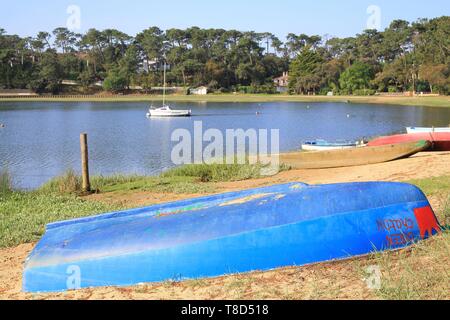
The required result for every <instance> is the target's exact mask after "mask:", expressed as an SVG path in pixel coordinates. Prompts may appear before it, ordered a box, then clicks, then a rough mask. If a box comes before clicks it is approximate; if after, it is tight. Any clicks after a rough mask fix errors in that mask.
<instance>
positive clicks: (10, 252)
mask: <svg viewBox="0 0 450 320" xmlns="http://www.w3.org/2000/svg"><path fill="white" fill-rule="evenodd" d="M443 175H450V152H441V153H421V154H419V155H417V156H415V157H412V158H409V159H404V160H399V161H395V162H390V163H384V164H376V165H368V166H360V167H353V168H338V169H325V170H296V171H288V172H283V173H280V174H278V175H276V176H274V177H268V178H264V179H257V180H248V181H241V182H229V183H220V184H216V185H215V187H216V191H220V192H222V191H231V190H239V189H248V188H253V187H259V186H265V185H270V184H276V183H286V182H292V181H302V182H306V183H310V184H319V183H336V182H357V181H405V180H410V179H421V178H428V177H437V176H443ZM192 196H198V195H167V194H164V195H161V194H152V193H148V192H135V193H126V194H124V193H119V194H117V193H112V194H100V195H94V196H91V197H90V199H91V200H92V201H120V202H122V203H126V204H129V205H135V206H142V205H149V204H153V203H160V202H167V201H172V200H179V199H183V198H190V197H192ZM430 201H431V202H432V205H433V206H434V207H435V209H437V208H438V207H440V206H441V205H442V199H435V198H432V199H430ZM33 247H34V244H24V245H21V246H18V247H15V248H8V249H1V250H0V299H83V300H84V299H93V300H95V299H113V300H114V299H117V300H122V299H158V300H160V299H162V300H164V299H193V300H195V299H367V298H375V296H374V293H373V292H372V291H370V290H369V289H368V288H367V285H366V283H365V282H364V279H363V276H362V275H361V274H360V273H359V272H358V270H359V268H360V265H361V263H362V264H364V263H365V262H364V258H359V259H353V260H347V261H339V262H333V263H326V264H318V265H313V266H306V267H294V268H285V269H279V270H274V271H268V272H255V273H250V274H244V275H233V276H226V277H220V278H214V279H201V280H191V281H185V282H181V283H172V282H166V283H158V284H146V285H141V286H135V287H129V288H113V287H111V288H96V289H86V290H80V291H76V292H74V291H72V292H67V293H57V294H40V295H34V294H25V293H22V292H21V286H22V283H21V282H22V280H21V279H22V269H23V262H24V260H25V258H26V257H27V255H28V254H29V253H30V251H31V250H32V249H33ZM393 255H395V253H393Z"/></svg>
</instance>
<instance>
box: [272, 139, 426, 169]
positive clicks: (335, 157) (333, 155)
mask: <svg viewBox="0 0 450 320" xmlns="http://www.w3.org/2000/svg"><path fill="white" fill-rule="evenodd" d="M430 146H431V143H430V142H429V141H426V140H423V141H416V142H407V143H399V144H390V145H383V146H375V147H373V146H372V147H361V148H351V149H343V150H329V151H314V152H290V153H283V154H280V163H283V164H286V165H288V166H290V167H292V168H294V169H326V168H340V167H352V166H360V165H367V164H375V163H382V162H388V161H393V160H398V159H402V158H407V157H410V156H412V155H414V154H416V153H418V152H421V151H424V150H427V149H428V148H430Z"/></svg>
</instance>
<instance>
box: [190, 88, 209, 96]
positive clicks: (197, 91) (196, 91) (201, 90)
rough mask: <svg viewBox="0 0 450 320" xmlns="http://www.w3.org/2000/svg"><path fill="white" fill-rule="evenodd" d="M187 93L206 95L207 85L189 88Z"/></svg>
mask: <svg viewBox="0 0 450 320" xmlns="http://www.w3.org/2000/svg"><path fill="white" fill-rule="evenodd" d="M189 93H190V94H193V95H199V96H202V95H203V96H204V95H207V94H208V87H204V86H203V87H198V88H195V89H190V90H189Z"/></svg>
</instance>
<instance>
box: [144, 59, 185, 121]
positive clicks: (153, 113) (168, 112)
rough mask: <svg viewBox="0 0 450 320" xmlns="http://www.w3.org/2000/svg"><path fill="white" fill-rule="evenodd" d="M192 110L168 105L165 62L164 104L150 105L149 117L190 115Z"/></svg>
mask: <svg viewBox="0 0 450 320" xmlns="http://www.w3.org/2000/svg"><path fill="white" fill-rule="evenodd" d="M191 115H192V110H173V109H171V108H170V106H169V105H166V63H165V62H164V87H163V104H162V107H160V108H154V107H153V106H151V107H150V109H149V110H148V113H147V118H161V117H162V118H166V117H190V116H191Z"/></svg>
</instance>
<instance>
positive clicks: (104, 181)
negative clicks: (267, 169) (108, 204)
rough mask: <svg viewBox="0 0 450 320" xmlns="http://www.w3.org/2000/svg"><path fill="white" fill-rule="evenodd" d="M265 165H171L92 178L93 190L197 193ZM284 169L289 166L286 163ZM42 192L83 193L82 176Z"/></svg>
mask: <svg viewBox="0 0 450 320" xmlns="http://www.w3.org/2000/svg"><path fill="white" fill-rule="evenodd" d="M263 168H264V166H262V165H259V164H256V165H250V164H244V165H239V164H231V165H227V164H212V165H206V164H201V165H186V166H182V167H178V168H175V169H171V170H169V171H167V172H165V173H163V174H161V175H160V176H156V177H146V176H139V175H115V176H110V177H103V176H94V177H92V178H91V186H92V189H93V190H96V191H98V192H118V191H148V192H157V193H182V194H197V193H211V192H214V186H212V185H211V184H207V183H208V182H227V181H241V180H247V179H255V178H260V177H261V170H262V169H263ZM281 170H286V168H285V167H282V168H281ZM38 191H39V192H41V193H57V194H80V193H81V178H80V177H79V176H76V175H75V173H74V172H73V171H72V170H69V171H67V172H66V173H65V174H64V175H62V176H60V177H57V178H54V179H52V180H50V181H48V182H47V183H46V184H44V185H43V186H42V187H41V188H40V189H39V190H38Z"/></svg>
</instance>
